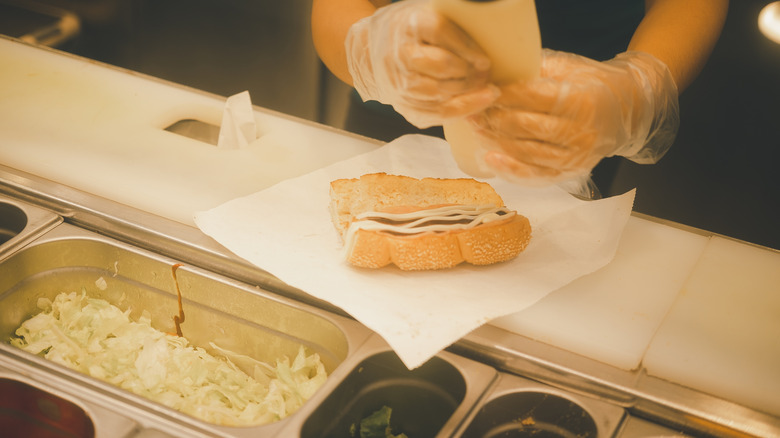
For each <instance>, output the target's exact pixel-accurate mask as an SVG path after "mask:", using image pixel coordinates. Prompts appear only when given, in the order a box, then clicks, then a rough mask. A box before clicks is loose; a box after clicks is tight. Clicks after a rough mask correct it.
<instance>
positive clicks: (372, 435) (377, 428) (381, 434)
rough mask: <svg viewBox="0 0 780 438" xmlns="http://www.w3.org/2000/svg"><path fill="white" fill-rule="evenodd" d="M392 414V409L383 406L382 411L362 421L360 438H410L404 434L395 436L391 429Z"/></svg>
mask: <svg viewBox="0 0 780 438" xmlns="http://www.w3.org/2000/svg"><path fill="white" fill-rule="evenodd" d="M392 413H393V410H392V408H389V407H387V406H382V408H381V409H379V410H377V411H375V412H374V413H372V414H371V415H369V416H368V417H366V418H363V419H362V420H360V438H408V437H407V436H406V435H405V434H403V433H402V434H399V435H393V432H392V428H391V427H390V415H391V414H392ZM353 432H354V431H353ZM353 436H354V433H353Z"/></svg>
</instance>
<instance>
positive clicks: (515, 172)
mask: <svg viewBox="0 0 780 438" xmlns="http://www.w3.org/2000/svg"><path fill="white" fill-rule="evenodd" d="M484 160H485V164H487V165H488V167H490V168H491V169H492V170H493V171H495V172H496V173H497V174H498V175H500V176H502V177H503V178H505V179H507V180H509V181H513V182H518V183H521V184H526V185H546V184H552V183H554V182H557V181H558V180H560V179H561V178H562V176H561V175H562V174H563V173H562V172H561V171H560V170H559V169H555V168H549V167H543V166H535V165H532V164H528V163H525V162H523V161H519V160H516V159H514V158H512V157H510V156H508V155H506V154H503V153H501V152H496V151H490V152H487V153H486V154H485V156H484Z"/></svg>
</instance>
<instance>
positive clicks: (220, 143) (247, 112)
mask: <svg viewBox="0 0 780 438" xmlns="http://www.w3.org/2000/svg"><path fill="white" fill-rule="evenodd" d="M255 140H257V124H256V122H255V111H254V108H252V99H251V98H250V97H249V91H242V92H240V93H238V94H234V95H232V96H230V97H228V98H227V100H226V101H225V109H224V111H223V112H222V123H221V125H220V127H219V137H218V139H217V147H218V148H219V149H241V148H244V147H246V146H247V145H248V144H249V143H252V142H253V141H255Z"/></svg>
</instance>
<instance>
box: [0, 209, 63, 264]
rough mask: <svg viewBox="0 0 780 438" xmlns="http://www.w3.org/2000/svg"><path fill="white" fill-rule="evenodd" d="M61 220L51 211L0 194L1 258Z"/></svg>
mask: <svg viewBox="0 0 780 438" xmlns="http://www.w3.org/2000/svg"><path fill="white" fill-rule="evenodd" d="M60 222H62V218H61V217H60V216H58V215H56V214H54V213H52V212H50V211H47V210H44V209H41V208H38V207H35V206H32V205H30V204H27V203H24V202H22V201H18V200H15V199H13V198H9V197H6V196H3V195H0V260H3V259H4V258H5V257H7V256H8V255H9V254H11V253H12V252H13V251H15V250H16V249H18V248H21V247H22V246H24V245H25V244H26V243H28V242H30V241H31V240H33V239H35V238H36V237H38V236H39V235H41V234H42V233H43V232H45V231H46V230H48V229H49V228H51V227H53V226H54V225H56V224H58V223H60Z"/></svg>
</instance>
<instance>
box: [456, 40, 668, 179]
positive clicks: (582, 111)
mask: <svg viewBox="0 0 780 438" xmlns="http://www.w3.org/2000/svg"><path fill="white" fill-rule="evenodd" d="M469 121H470V122H471V123H473V125H474V127H475V129H476V131H477V135H478V138H479V147H480V148H481V150H480V152H479V154H482V157H483V159H484V164H486V165H487V167H489V168H491V169H492V170H494V171H495V172H496V173H498V175H499V176H502V177H504V178H505V179H508V180H510V181H515V182H519V183H526V184H529V185H544V184H552V183H557V182H561V181H565V180H570V179H573V178H580V179H581V178H582V177H583V176H587V175H588V174H589V173H590V171H591V170H592V169H593V167H594V166H595V165H596V164H598V162H599V161H600V160H601V159H602V158H604V157H607V156H612V155H622V156H625V157H627V158H628V159H630V160H633V161H635V162H637V163H653V162H655V161H657V160H658V159H660V158H661V157H662V156H663V155H664V153H666V151H667V150H668V149H669V147H670V146H671V144H672V142H673V141H674V138H675V135H676V133H677V128H678V126H679V106H678V100H677V87H676V85H675V83H674V80H673V78H672V76H671V74H670V72H669V70H668V68H667V67H666V65H665V64H663V63H662V62H661V61H659V60H658V59H656V58H655V57H653V56H651V55H649V54H646V53H642V52H626V53H623V54H620V55H618V56H616V57H615V58H613V59H612V60H609V61H606V62H597V61H594V60H591V59H588V58H585V57H582V56H578V55H574V54H571V53H564V52H556V51H552V50H544V51H543V55H542V67H541V72H540V76H539V78H537V79H533V80H529V81H517V82H513V83H510V84H508V85H505V86H502V87H501V97H499V98H498V100H497V101H496V102H495V104H494V105H492V106H491V107H489V108H488V109H486V110H485V111H482V112H481V113H480V114H478V115H475V116H472V117H470V119H469Z"/></svg>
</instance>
